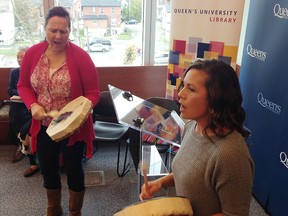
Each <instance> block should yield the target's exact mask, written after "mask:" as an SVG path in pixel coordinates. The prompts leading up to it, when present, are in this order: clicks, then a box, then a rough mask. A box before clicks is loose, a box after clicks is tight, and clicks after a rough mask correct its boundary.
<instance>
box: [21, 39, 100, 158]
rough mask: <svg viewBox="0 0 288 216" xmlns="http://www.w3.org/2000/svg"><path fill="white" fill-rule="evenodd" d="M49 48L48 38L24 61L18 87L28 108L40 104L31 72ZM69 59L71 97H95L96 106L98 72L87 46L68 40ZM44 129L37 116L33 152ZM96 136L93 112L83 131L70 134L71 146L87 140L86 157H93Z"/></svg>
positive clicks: (67, 52)
mask: <svg viewBox="0 0 288 216" xmlns="http://www.w3.org/2000/svg"><path fill="white" fill-rule="evenodd" d="M47 47H48V43H47V42H46V41H44V42H41V43H38V44H36V45H34V46H32V47H31V48H29V49H28V50H27V51H26V53H25V56H24V58H23V61H22V63H21V73H20V78H19V82H18V86H17V88H18V92H19V95H20V97H21V98H22V100H23V101H24V103H25V104H26V106H27V108H28V109H30V106H31V104H33V103H37V97H36V94H35V92H34V91H33V88H32V86H31V82H30V78H31V74H32V72H33V71H34V68H35V67H36V65H37V63H38V61H39V59H40V57H41V56H42V54H43V53H44V52H45V50H46V49H47ZM66 60H67V65H68V70H69V74H70V78H71V86H72V87H71V100H73V99H75V98H77V97H79V96H81V95H82V96H85V97H86V98H88V99H89V100H91V101H92V103H93V105H94V106H96V104H97V103H98V101H99V98H100V89H99V83H98V73H97V70H96V67H95V65H94V63H93V61H92V59H91V58H90V56H89V55H88V54H87V53H86V52H85V51H84V50H83V49H81V48H80V47H78V46H76V45H75V44H73V43H71V42H68V43H67V46H66ZM40 128H41V121H38V120H35V119H34V118H33V119H32V125H31V128H30V134H31V146H32V152H36V144H37V139H36V138H37V134H38V132H39V130H40ZM94 138H95V133H94V130H93V121H92V115H90V116H89V118H88V119H87V120H86V122H85V123H84V124H83V125H82V126H81V128H80V129H79V133H77V134H73V135H71V136H70V138H69V145H73V144H74V143H75V142H76V141H84V142H85V143H86V156H87V157H88V158H91V157H92V151H93V143H92V142H93V139H94Z"/></svg>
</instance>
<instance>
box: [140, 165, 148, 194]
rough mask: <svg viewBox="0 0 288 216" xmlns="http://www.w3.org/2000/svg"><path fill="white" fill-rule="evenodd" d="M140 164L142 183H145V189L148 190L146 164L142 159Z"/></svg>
mask: <svg viewBox="0 0 288 216" xmlns="http://www.w3.org/2000/svg"><path fill="white" fill-rule="evenodd" d="M140 165H141V170H142V173H143V178H144V184H145V187H146V190H148V178H147V164H146V163H145V162H144V161H141V163H140Z"/></svg>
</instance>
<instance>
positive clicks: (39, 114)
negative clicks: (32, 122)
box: [30, 103, 47, 120]
mask: <svg viewBox="0 0 288 216" xmlns="http://www.w3.org/2000/svg"><path fill="white" fill-rule="evenodd" d="M30 110H31V114H32V117H33V118H34V119H36V120H43V119H44V117H45V116H47V114H46V112H45V110H44V108H43V107H42V106H40V105H39V104H37V103H34V104H32V105H31V107H30Z"/></svg>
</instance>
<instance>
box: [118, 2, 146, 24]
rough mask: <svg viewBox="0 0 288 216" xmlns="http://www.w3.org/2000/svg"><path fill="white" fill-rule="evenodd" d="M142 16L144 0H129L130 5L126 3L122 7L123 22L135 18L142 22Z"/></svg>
mask: <svg viewBox="0 0 288 216" xmlns="http://www.w3.org/2000/svg"><path fill="white" fill-rule="evenodd" d="M129 3H130V4H129ZM141 16H142V0H128V5H125V6H124V7H123V8H122V22H125V21H128V20H131V19H135V20H137V21H139V22H141Z"/></svg>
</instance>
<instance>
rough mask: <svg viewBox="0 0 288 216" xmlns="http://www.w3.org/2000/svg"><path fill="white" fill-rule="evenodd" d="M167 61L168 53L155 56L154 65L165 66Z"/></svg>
mask: <svg viewBox="0 0 288 216" xmlns="http://www.w3.org/2000/svg"><path fill="white" fill-rule="evenodd" d="M168 61H169V53H160V54H156V55H155V57H154V63H155V64H167V63H168Z"/></svg>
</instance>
